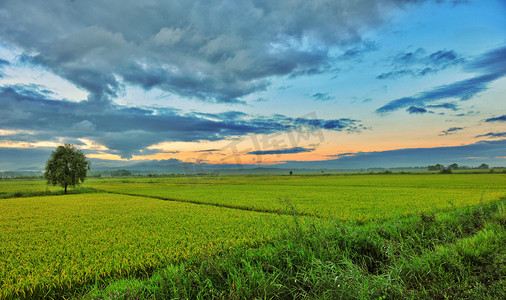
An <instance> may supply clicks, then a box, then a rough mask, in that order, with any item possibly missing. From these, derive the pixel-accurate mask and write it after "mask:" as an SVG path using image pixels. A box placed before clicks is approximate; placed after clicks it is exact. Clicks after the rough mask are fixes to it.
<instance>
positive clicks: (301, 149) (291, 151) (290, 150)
mask: <svg viewBox="0 0 506 300" xmlns="http://www.w3.org/2000/svg"><path fill="white" fill-rule="evenodd" d="M314 150H315V148H304V147H293V148H288V149H277V150H258V151H251V152H248V153H247V154H252V155H272V154H294V153H303V152H311V151H314Z"/></svg>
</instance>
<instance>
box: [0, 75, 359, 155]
mask: <svg viewBox="0 0 506 300" xmlns="http://www.w3.org/2000/svg"><path fill="white" fill-rule="evenodd" d="M49 96H50V95H47V94H45V93H44V89H43V88H41V87H38V86H24V85H16V86H7V87H0V106H1V107H2V110H0V128H2V129H7V130H9V129H10V130H24V131H27V132H29V133H20V134H16V135H15V138H16V139H17V141H27V142H36V141H40V140H45V141H57V142H60V141H61V139H64V140H66V141H68V140H71V141H76V140H77V139H78V138H85V139H90V140H92V141H94V142H96V143H99V144H101V145H104V146H106V147H107V148H109V149H110V150H111V151H110V152H111V153H117V154H119V155H121V156H122V157H124V158H130V157H131V156H132V155H134V154H142V153H141V152H140V150H143V149H144V150H145V149H146V147H148V146H150V145H153V144H156V143H159V142H164V141H182V142H191V141H200V140H206V141H215V140H220V139H225V138H229V137H234V136H241V135H246V134H270V133H274V132H279V131H289V130H297V129H300V128H309V129H311V130H318V129H327V130H334V131H345V132H357V131H360V130H361V129H364V127H363V126H362V124H361V122H360V121H358V120H352V119H348V118H341V119H335V120H323V119H318V118H316V117H315V118H308V117H302V118H290V117H287V116H284V115H272V116H266V117H260V116H253V115H248V114H245V113H243V112H239V111H228V112H223V113H218V114H211V113H197V112H193V113H182V112H181V111H178V110H176V109H168V108H163V109H156V108H153V109H151V108H133V107H124V106H120V105H113V104H111V103H104V102H96V101H82V102H70V101H66V100H55V99H51V98H50V97H49ZM9 137H10V136H3V137H2V139H3V140H9Z"/></svg>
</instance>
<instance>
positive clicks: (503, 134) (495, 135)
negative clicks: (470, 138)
mask: <svg viewBox="0 0 506 300" xmlns="http://www.w3.org/2000/svg"><path fill="white" fill-rule="evenodd" d="M476 137H477V138H479V137H489V138H498V137H506V132H489V133H485V134H480V135H477V136H476Z"/></svg>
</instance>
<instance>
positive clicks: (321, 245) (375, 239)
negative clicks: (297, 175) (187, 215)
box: [84, 199, 506, 299]
mask: <svg viewBox="0 0 506 300" xmlns="http://www.w3.org/2000/svg"><path fill="white" fill-rule="evenodd" d="M294 221H295V222H297V218H296V217H295V219H294ZM84 297H85V298H89V299H137V298H140V299H163V298H181V299H208V298H222V299H242V298H249V299H251V298H302V297H308V298H328V299H338V298H344V299H350V298H357V299H358V298H362V299H363V298H365V299H383V298H394V299H395V298H401V297H402V298H417V299H418V298H427V299H430V298H436V299H443V298H457V299H458V298H475V299H501V298H502V299H504V298H506V200H505V199H503V200H501V201H498V202H495V203H490V204H482V205H477V206H474V207H468V208H460V209H457V210H454V211H448V212H442V213H436V214H428V215H427V214H422V215H417V216H412V217H408V218H395V219H391V220H387V221H384V222H377V223H373V222H371V223H366V224H357V223H351V222H348V223H343V222H335V223H329V224H325V225H312V226H303V225H300V226H297V227H296V229H294V230H292V231H290V232H289V233H285V234H283V235H282V237H281V238H279V239H277V240H274V241H270V242H266V243H264V244H262V245H261V246H259V247H257V248H254V249H251V248H250V249H247V248H235V249H233V250H230V251H228V252H226V253H223V254H220V255H215V256H211V257H208V258H206V259H203V260H202V259H192V258H190V259H189V260H187V261H184V262H181V263H178V264H171V265H169V266H168V267H165V268H163V269H160V270H158V271H156V272H155V273H153V275H152V276H150V277H149V278H144V279H140V278H137V277H130V278H125V279H121V280H113V281H103V282H101V284H100V285H97V286H96V287H95V288H94V289H92V290H91V291H89V292H88V293H86V294H85V295H84Z"/></svg>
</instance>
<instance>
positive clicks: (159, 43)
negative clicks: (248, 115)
mask: <svg viewBox="0 0 506 300" xmlns="http://www.w3.org/2000/svg"><path fill="white" fill-rule="evenodd" d="M418 2H423V1H409V0H382V1H373V0H361V1H332V0H324V1H310V2H308V1H303V0H282V1H247V0H237V1H225V0H197V1H176V2H175V1H162V0H152V1H149V2H145V1H132V0H107V1H106V0H90V1H79V0H78V1H61V0H47V1H33V2H31V3H30V5H26V3H22V2H20V1H16V0H5V1H2V6H1V8H0V16H1V17H0V39H1V40H2V41H3V42H4V43H9V44H12V45H15V46H16V47H18V48H19V49H21V50H22V51H23V52H24V55H23V61H24V62H26V63H32V64H36V65H40V66H43V67H46V68H48V69H49V70H51V71H52V72H54V73H56V74H58V75H60V76H62V77H63V78H66V79H68V80H69V81H71V82H73V83H74V84H76V85H77V86H79V87H81V88H84V89H86V90H87V91H88V92H89V100H90V101H106V100H108V99H109V98H114V97H116V96H117V95H118V93H120V92H121V91H122V89H123V88H124V86H125V85H134V86H139V87H142V88H144V89H147V90H148V89H152V88H158V89H161V90H163V91H166V92H169V93H173V94H177V95H179V96H182V97H186V98H195V99H200V100H203V101H213V102H224V103H231V102H241V101H243V100H241V98H242V97H244V96H247V95H249V94H251V93H254V92H257V91H261V90H264V89H266V87H267V86H269V84H270V78H271V77H273V76H292V77H293V76H300V75H305V74H316V73H321V72H324V71H326V70H328V68H329V65H330V63H331V60H332V57H331V55H330V54H329V50H330V49H332V48H334V47H341V46H343V45H354V44H356V43H358V42H360V41H361V40H362V37H361V35H360V32H363V31H364V30H366V29H368V28H373V27H376V26H378V25H380V24H382V22H384V19H385V18H387V17H388V13H385V12H388V11H392V10H396V9H399V8H403V7H405V6H407V5H408V4H411V5H412V3H418ZM132 22H135V26H133V24H132ZM365 45H366V48H365V49H362V48H360V49H358V48H357V49H351V50H350V51H349V53H347V54H346V55H347V56H356V55H357V53H359V52H363V51H367V50H370V49H371V48H373V47H374V45H371V44H370V43H365Z"/></svg>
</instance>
